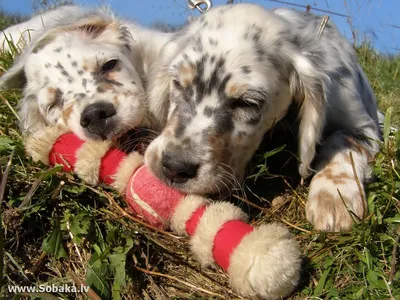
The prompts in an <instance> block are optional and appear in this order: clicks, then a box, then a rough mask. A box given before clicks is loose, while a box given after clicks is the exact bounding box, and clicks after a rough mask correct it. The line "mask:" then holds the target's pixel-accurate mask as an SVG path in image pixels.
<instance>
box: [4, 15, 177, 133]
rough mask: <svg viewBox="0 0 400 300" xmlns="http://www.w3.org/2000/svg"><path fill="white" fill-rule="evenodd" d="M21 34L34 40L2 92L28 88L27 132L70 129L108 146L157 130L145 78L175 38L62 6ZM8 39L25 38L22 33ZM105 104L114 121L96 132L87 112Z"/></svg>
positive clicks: (23, 113) (24, 106)
mask: <svg viewBox="0 0 400 300" xmlns="http://www.w3.org/2000/svg"><path fill="white" fill-rule="evenodd" d="M43 24H44V25H43ZM16 27H17V29H19V31H20V30H21V29H22V28H24V27H25V28H26V30H28V29H31V28H33V29H32V30H31V32H32V37H33V39H32V40H31V41H29V40H28V41H27V43H26V44H27V45H26V46H25V48H24V50H23V52H22V54H21V56H20V57H19V58H18V59H17V60H16V62H15V64H14V66H13V67H12V68H11V69H10V70H9V71H8V72H7V73H6V74H5V75H3V77H2V78H1V79H0V88H9V87H18V88H19V87H23V86H24V97H23V99H22V100H21V102H20V109H19V116H20V119H21V129H22V131H23V132H24V133H27V134H28V133H31V132H34V131H37V130H39V129H41V128H43V127H44V126H47V125H51V124H62V125H65V126H68V127H69V128H70V129H72V130H73V131H74V132H75V133H76V134H77V135H78V136H79V137H81V138H83V139H101V140H106V139H115V138H118V137H119V136H120V135H121V134H123V133H125V132H127V131H128V130H130V129H132V128H134V127H137V126H150V125H151V124H149V123H150V119H149V118H148V113H147V104H146V97H145V77H146V73H147V70H148V69H149V68H150V66H151V64H152V62H153V61H154V60H155V57H156V55H157V53H158V51H159V50H160V49H161V47H162V45H163V44H164V43H165V42H166V40H167V39H169V37H170V34H164V33H160V32H156V31H152V30H147V29H144V28H141V27H139V26H137V25H136V24H134V23H132V22H127V21H125V20H122V19H119V18H116V17H114V16H113V15H112V14H111V13H110V12H109V11H104V10H93V11H92V10H86V9H84V8H79V7H70V8H64V7H62V8H59V9H58V10H57V9H56V10H55V11H52V12H50V13H45V14H44V15H43V16H42V18H41V19H40V23H38V20H37V17H36V18H33V19H31V20H29V21H27V22H25V23H22V24H19V25H16ZM5 35H6V36H9V35H11V36H12V35H14V36H15V35H17V33H16V28H15V26H14V27H11V28H9V29H6V30H5ZM99 103H102V104H101V105H103V107H104V109H102V110H100V112H99V113H100V114H104V113H107V112H110V116H105V117H104V118H103V117H102V116H101V118H103V119H102V120H101V122H102V123H101V124H100V122H99V124H100V125H98V126H97V127H95V126H92V127H90V126H88V125H87V122H86V123H85V119H84V113H85V110H87V109H88V107H90V105H93V104H99ZM114 113H115V114H114ZM85 124H86V125H85Z"/></svg>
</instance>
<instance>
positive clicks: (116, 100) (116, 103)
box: [113, 95, 119, 108]
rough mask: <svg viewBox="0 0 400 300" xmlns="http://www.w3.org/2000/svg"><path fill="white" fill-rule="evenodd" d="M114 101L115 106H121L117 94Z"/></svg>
mask: <svg viewBox="0 0 400 300" xmlns="http://www.w3.org/2000/svg"><path fill="white" fill-rule="evenodd" d="M113 102H114V105H115V108H118V107H119V100H118V95H115V96H114V98H113Z"/></svg>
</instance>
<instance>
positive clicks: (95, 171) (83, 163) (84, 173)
mask: <svg viewBox="0 0 400 300" xmlns="http://www.w3.org/2000/svg"><path fill="white" fill-rule="evenodd" d="M111 144H112V142H111V141H86V142H85V143H84V144H83V145H82V146H81V147H80V148H79V149H78V151H77V152H76V159H77V160H76V164H75V168H74V171H75V173H76V174H77V175H78V176H79V177H80V178H81V179H83V180H84V181H86V182H87V183H88V184H91V185H95V184H98V183H99V172H100V165H101V159H102V158H103V156H104V155H105V154H106V153H107V151H108V150H109V149H110V147H111Z"/></svg>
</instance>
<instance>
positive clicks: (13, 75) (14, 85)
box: [0, 57, 26, 90]
mask: <svg viewBox="0 0 400 300" xmlns="http://www.w3.org/2000/svg"><path fill="white" fill-rule="evenodd" d="M24 66H25V61H24V59H22V57H19V58H17V60H16V61H15V62H14V64H13V66H12V67H11V68H10V69H9V70H8V71H7V72H6V73H4V74H3V76H1V77H0V90H6V89H20V88H22V87H23V86H24V84H25V83H26V78H25V74H24Z"/></svg>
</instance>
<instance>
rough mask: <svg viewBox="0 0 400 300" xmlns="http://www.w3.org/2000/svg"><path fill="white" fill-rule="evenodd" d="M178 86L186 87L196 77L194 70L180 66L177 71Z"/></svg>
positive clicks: (191, 67)
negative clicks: (178, 77)
mask: <svg viewBox="0 0 400 300" xmlns="http://www.w3.org/2000/svg"><path fill="white" fill-rule="evenodd" d="M179 76H180V84H181V85H182V87H184V88H186V87H188V86H189V85H190V84H191V83H192V82H193V80H194V78H195V76H196V70H195V68H194V67H193V66H191V65H182V66H181V67H180V69H179Z"/></svg>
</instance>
